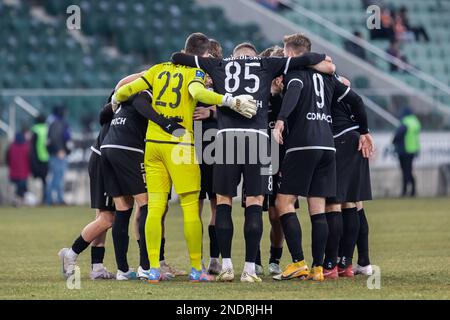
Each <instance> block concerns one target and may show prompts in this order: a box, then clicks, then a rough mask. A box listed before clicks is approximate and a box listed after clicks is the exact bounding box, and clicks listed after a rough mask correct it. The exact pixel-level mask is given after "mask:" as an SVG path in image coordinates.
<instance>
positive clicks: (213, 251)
mask: <svg viewBox="0 0 450 320" xmlns="http://www.w3.org/2000/svg"><path fill="white" fill-rule="evenodd" d="M209 202H210V207H211V218H210V220H209V225H208V234H209V257H210V260H209V266H208V273H209V274H214V275H218V274H219V273H220V270H222V265H221V264H220V261H219V257H220V248H219V244H218V242H217V235H216V211H217V199H216V195H215V194H214V195H211V194H210V198H209Z"/></svg>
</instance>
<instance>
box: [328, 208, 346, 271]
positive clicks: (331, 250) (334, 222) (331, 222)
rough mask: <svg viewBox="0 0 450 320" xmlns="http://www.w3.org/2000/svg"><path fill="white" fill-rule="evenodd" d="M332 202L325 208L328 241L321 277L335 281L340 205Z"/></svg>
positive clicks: (339, 231) (340, 220) (340, 219)
mask: <svg viewBox="0 0 450 320" xmlns="http://www.w3.org/2000/svg"><path fill="white" fill-rule="evenodd" d="M327 201H328V199H327ZM332 202H333V201H330V203H327V205H326V208H325V211H326V218H327V224H328V239H327V245H326V247H325V260H324V264H323V266H324V268H323V269H324V271H323V275H324V277H325V279H336V278H337V277H338V269H337V262H338V261H337V260H338V254H339V242H340V240H341V236H342V232H343V229H342V228H343V226H342V212H341V205H340V204H339V203H332Z"/></svg>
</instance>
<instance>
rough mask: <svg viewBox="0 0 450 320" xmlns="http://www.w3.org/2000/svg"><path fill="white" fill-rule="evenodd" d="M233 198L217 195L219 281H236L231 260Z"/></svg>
mask: <svg viewBox="0 0 450 320" xmlns="http://www.w3.org/2000/svg"><path fill="white" fill-rule="evenodd" d="M231 205H232V197H231V196H227V195H221V194H217V210H216V224H215V226H216V227H215V229H216V236H217V243H218V245H219V248H220V253H221V255H222V271H221V272H220V274H219V275H218V276H217V280H218V281H232V280H233V279H234V269H233V262H232V260H231V245H232V242H233V233H234V226H233V219H232V217H231Z"/></svg>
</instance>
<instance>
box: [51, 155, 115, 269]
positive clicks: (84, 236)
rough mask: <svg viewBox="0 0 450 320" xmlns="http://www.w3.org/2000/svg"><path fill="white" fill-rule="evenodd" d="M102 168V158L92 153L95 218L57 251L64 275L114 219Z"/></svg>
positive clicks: (90, 162)
mask: <svg viewBox="0 0 450 320" xmlns="http://www.w3.org/2000/svg"><path fill="white" fill-rule="evenodd" d="M103 172H104V168H103V164H102V159H101V157H100V156H99V155H97V154H96V153H92V155H91V157H90V159H89V183H90V196H91V208H93V209H96V212H97V215H96V219H95V220H94V221H92V222H91V223H89V224H88V225H87V226H86V227H85V228H84V229H83V230H82V232H81V233H80V236H79V237H78V238H77V239H76V240H75V241H74V242H73V244H72V246H71V248H63V249H61V250H60V252H59V257H60V259H61V261H62V269H63V273H64V276H66V277H68V276H70V275H71V274H72V273H73V272H74V268H75V265H76V259H77V257H78V255H79V254H81V252H83V251H84V250H85V249H86V248H87V247H88V246H89V244H90V243H91V242H92V241H93V240H94V239H96V238H97V237H98V236H99V235H101V234H102V233H103V232H105V231H106V230H108V229H109V228H111V226H112V223H113V221H114V215H113V213H112V212H113V211H114V210H115V209H114V204H113V200H112V198H110V197H108V196H106V193H105V191H106V189H105V184H104V181H103V176H104V174H103Z"/></svg>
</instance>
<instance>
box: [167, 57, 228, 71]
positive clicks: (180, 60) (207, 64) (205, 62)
mask: <svg viewBox="0 0 450 320" xmlns="http://www.w3.org/2000/svg"><path fill="white" fill-rule="evenodd" d="M172 62H173V63H175V64H182V65H185V66H189V67H194V68H200V69H203V70H204V71H205V72H206V73H211V71H212V69H213V68H214V67H216V66H218V65H219V64H220V62H221V60H220V59H216V58H204V57H199V56H192V55H189V54H186V53H181V52H176V53H174V54H173V55H172Z"/></svg>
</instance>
